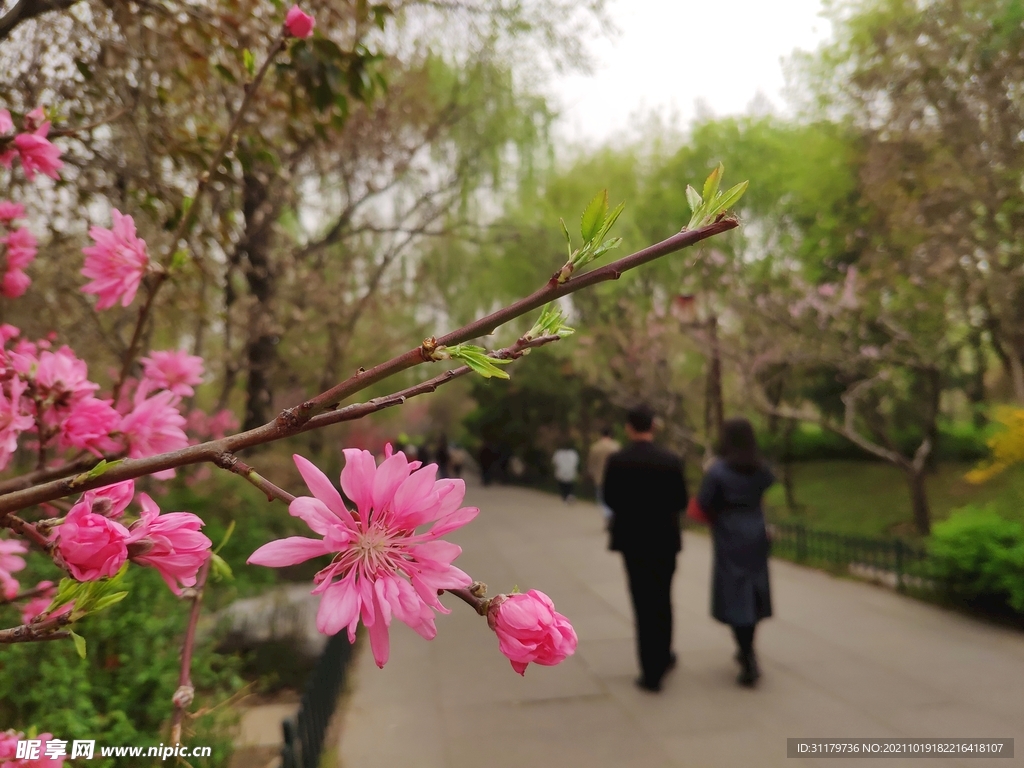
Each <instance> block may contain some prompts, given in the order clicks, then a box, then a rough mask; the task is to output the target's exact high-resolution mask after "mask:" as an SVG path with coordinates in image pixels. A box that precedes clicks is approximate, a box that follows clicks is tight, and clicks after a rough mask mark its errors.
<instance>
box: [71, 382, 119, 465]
mask: <svg viewBox="0 0 1024 768" xmlns="http://www.w3.org/2000/svg"><path fill="white" fill-rule="evenodd" d="M120 426H121V414H119V413H118V412H117V411H115V410H114V408H113V407H112V406H111V405H110V401H109V400H100V399H98V398H95V397H92V396H89V397H86V398H85V399H84V400H82V401H80V402H78V403H76V404H75V406H74V407H73V408H72V409H71V412H70V413H69V414H68V416H67V418H65V419H64V420H63V421H61V423H60V445H61V447H62V448H82V449H85V450H87V451H89V452H90V453H92V454H94V455H96V456H102V455H103V453H104V452H106V451H114V450H116V449H117V448H119V447H120V444H119V443H118V442H117V441H116V440H114V439H113V438H112V437H111V436H110V435H111V433H113V432H116V431H118V429H119V428H120Z"/></svg>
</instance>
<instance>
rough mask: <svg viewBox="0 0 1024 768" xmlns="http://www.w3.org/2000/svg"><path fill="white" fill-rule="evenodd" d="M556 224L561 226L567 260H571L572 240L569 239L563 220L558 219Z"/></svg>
mask: <svg viewBox="0 0 1024 768" xmlns="http://www.w3.org/2000/svg"><path fill="white" fill-rule="evenodd" d="M558 223H559V224H561V225H562V234H564V235H565V245H566V248H567V249H568V252H569V259H570V260H571V259H572V238H571V237H569V230H568V228H567V227H566V226H565V219H561V218H560V219H559V220H558Z"/></svg>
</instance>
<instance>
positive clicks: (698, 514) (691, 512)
mask: <svg viewBox="0 0 1024 768" xmlns="http://www.w3.org/2000/svg"><path fill="white" fill-rule="evenodd" d="M686 517H687V519H689V520H692V521H693V522H695V523H701V524H703V525H710V524H711V521H710V520H708V516H707V515H706V514H705V513H704V510H703V509H701V506H700V504H698V503H697V497H696V496H694V497H693V498H691V499H690V503H689V504H687V505H686Z"/></svg>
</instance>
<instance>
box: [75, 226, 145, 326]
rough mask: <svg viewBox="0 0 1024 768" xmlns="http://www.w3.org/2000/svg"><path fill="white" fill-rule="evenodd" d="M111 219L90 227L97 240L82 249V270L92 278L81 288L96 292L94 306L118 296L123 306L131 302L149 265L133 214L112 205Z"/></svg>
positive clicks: (106, 306) (111, 302) (104, 306)
mask: <svg viewBox="0 0 1024 768" xmlns="http://www.w3.org/2000/svg"><path fill="white" fill-rule="evenodd" d="M111 219H112V221H113V226H112V227H111V228H110V229H106V228H105V227H97V226H93V227H90V228H89V237H91V238H92V239H93V240H94V241H95V242H96V244H95V245H91V246H89V247H88V248H83V249H82V253H84V254H85V256H86V259H85V266H84V267H83V268H82V274H83V275H84V276H85V277H88V278H90V279H91V280H92V282H91V283H87V284H86V285H84V286H83V287H82V291H83V293H95V294H96V296H97V300H96V309H109V308H110V307H112V306H114V304H116V303H117V302H118V300H120V301H121V306H122V307H127V306H128V305H129V304H131V303H132V300H133V299H134V298H135V293H136V292H137V291H138V290H139V283H141V282H142V276H143V275H144V274H145V272H146V267H147V266H149V255H148V254H147V252H146V243H145V241H144V240H142V239H140V238H139V237H137V236H136V234H135V222H134V221H132V217H131V216H125V215H124V214H122V213H121V212H120V211H118V210H117V209H116V208H115V209H114V210H112V211H111Z"/></svg>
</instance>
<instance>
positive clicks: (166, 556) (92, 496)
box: [56, 480, 210, 595]
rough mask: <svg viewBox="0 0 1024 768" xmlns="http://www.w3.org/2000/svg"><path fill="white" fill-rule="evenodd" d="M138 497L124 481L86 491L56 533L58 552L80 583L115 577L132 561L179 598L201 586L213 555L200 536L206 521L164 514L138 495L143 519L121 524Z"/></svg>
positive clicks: (130, 483) (131, 484)
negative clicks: (199, 575)
mask: <svg viewBox="0 0 1024 768" xmlns="http://www.w3.org/2000/svg"><path fill="white" fill-rule="evenodd" d="M134 498H135V482H134V481H133V480H125V481H124V482H122V483H117V484H115V485H110V486H107V487H105V488H101V489H99V490H95V491H88V492H86V493H85V494H84V495H83V496H82V498H81V499H79V500H78V501H77V502H76V503H75V505H74V506H73V507H72V508H71V511H70V512H68V514H67V516H66V517H65V518H64V522H63V523H61V524H60V525H59V526H58V527H57V528H56V536H57V539H56V540H57V550H58V552H59V553H60V556H61V559H62V560H63V561H64V563H65V564H66V565H67V567H68V569H69V570H70V571H71V575H72V576H74V577H75V579H77V580H78V581H94V580H96V579H102V578H109V577H111V576H113V575H114V574H116V573H117V572H118V571H119V570H120V569H121V566H123V565H124V564H125V562H127V561H128V560H131V561H132V562H133V563H136V564H138V565H143V566H149V567H151V568H155V569H156V570H157V571H158V572H159V573H160V576H161V577H163V580H164V581H165V582H166V583H167V586H168V587H170V589H171V591H172V592H174V594H176V595H180V594H181V587H192V586H195V583H196V574H197V573H198V571H199V567H200V566H201V565H202V564H203V563H204V562H206V559H207V558H208V557H209V556H210V540H209V539H208V538H207V537H206V536H205V535H203V534H202V533H200V532H199V529H200V528H202V527H203V521H202V520H201V519H199V517H197V516H196V515H194V514H192V513H191V512H169V513H166V514H161V512H160V508H159V507H158V506H157V504H156V502H154V501H153V499H152V498H150V497H149V495H148V494H145V493H139V494H138V501H139V506H140V507H141V508H142V511H141V513H140V515H139V518H138V519H137V520H135V521H134V522H132V523H129V524H127V525H125V524H124V523H122V522H119V521H118V519H117V518H120V517H121V516H122V515H123V514H124V511H125V509H126V508H127V507H128V505H129V504H130V503H131V502H132V500H133V499H134Z"/></svg>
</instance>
